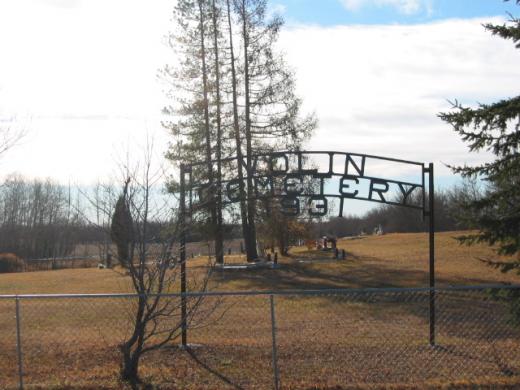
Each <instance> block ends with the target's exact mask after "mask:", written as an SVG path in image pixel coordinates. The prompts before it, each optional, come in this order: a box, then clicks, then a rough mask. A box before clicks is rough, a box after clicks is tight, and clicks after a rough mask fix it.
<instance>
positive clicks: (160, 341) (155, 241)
mask: <svg viewBox="0 0 520 390" xmlns="http://www.w3.org/2000/svg"><path fill="white" fill-rule="evenodd" d="M152 155H153V143H151V142H150V143H148V144H147V147H146V150H145V152H144V157H143V161H142V162H141V164H140V165H139V164H136V165H135V166H132V167H130V166H128V165H124V166H122V167H121V168H122V169H121V171H122V176H123V177H124V179H123V180H122V182H123V186H122V187H123V188H122V190H121V194H120V195H119V196H118V197H114V195H115V194H114V193H113V192H112V191H113V186H105V187H104V188H106V189H108V191H107V192H106V193H107V194H108V195H107V199H105V200H103V195H102V193H103V192H102V191H101V196H98V198H101V200H99V199H98V201H95V200H89V202H90V204H91V205H99V206H101V208H100V209H98V210H96V213H99V214H101V215H98V216H97V217H96V218H97V219H98V220H101V221H118V218H117V217H115V216H114V214H115V213H117V203H118V202H114V198H116V199H118V200H119V201H120V202H119V203H121V204H124V207H120V209H121V208H123V209H125V210H126V211H125V212H124V213H122V214H126V215H125V216H124V218H122V219H124V224H125V225H128V224H131V226H130V227H129V226H119V227H120V228H122V230H125V231H126V232H128V231H131V232H132V233H131V236H132V237H131V238H130V237H129V235H128V234H126V237H125V239H126V241H125V243H124V245H129V246H131V247H133V248H134V249H133V254H132V251H131V250H130V251H124V250H123V251H120V250H118V249H117V246H118V245H117V243H116V242H114V244H116V245H115V246H114V245H110V246H108V254H109V255H111V256H112V257H113V258H114V259H115V260H118V261H119V262H120V263H125V268H126V273H125V275H126V277H128V278H129V279H130V285H131V286H132V290H133V291H134V292H135V293H136V301H135V302H133V304H132V309H131V311H130V313H129V316H130V317H129V332H128V333H127V335H126V337H125V339H124V340H123V341H122V342H121V343H120V344H119V350H120V352H121V371H120V374H121V379H122V380H124V381H125V382H127V383H129V384H130V385H131V386H132V388H137V387H138V385H139V383H141V378H140V376H139V363H140V361H141V358H142V357H143V356H144V355H145V354H147V353H150V352H152V351H156V350H158V349H161V348H162V347H164V346H166V345H171V344H172V343H173V342H175V340H176V339H177V338H178V337H179V336H180V335H181V333H182V331H183V328H184V329H185V328H187V327H188V326H190V327H195V326H197V321H199V320H196V319H195V314H196V313H198V311H199V308H200V307H201V305H202V303H203V297H201V296H200V297H199V296H197V297H194V298H193V299H192V298H190V299H183V298H182V295H179V294H177V293H178V292H179V281H180V276H181V264H180V262H179V261H178V257H177V256H176V254H175V250H174V248H175V245H174V244H175V242H177V241H178V240H177V236H178V234H179V233H180V232H179V231H178V228H177V226H178V223H177V213H176V211H175V209H174V208H173V207H172V205H171V204H170V201H171V197H172V195H168V198H166V197H165V196H164V194H163V193H161V190H163V185H164V180H165V175H164V172H163V170H162V167H159V168H157V169H154V167H153V164H152ZM98 195H99V194H98ZM91 214H94V213H91ZM117 223H119V222H117ZM100 228H102V229H104V232H105V234H106V236H107V237H110V231H111V230H112V231H113V229H110V227H108V228H107V226H106V225H105V226H102V227H100ZM112 228H113V227H112ZM112 238H114V235H112ZM127 249H128V248H127ZM121 256H124V257H125V258H124V259H123V258H121ZM126 256H128V257H126ZM210 272H211V267H210V266H209V264H208V268H207V272H200V271H199V272H198V274H197V275H196V277H194V278H191V279H190V280H189V289H190V290H196V291H204V290H205V289H206V287H207V283H208V279H209V275H210ZM168 294H169V295H168ZM172 294H173V295H172ZM183 301H184V302H185V305H186V306H185V309H186V310H185V314H184V312H183V310H182V309H183V308H182V304H183ZM207 306H208V305H206V308H207ZM202 317H204V316H201V315H200V313H199V315H198V316H197V318H199V319H200V318H202Z"/></svg>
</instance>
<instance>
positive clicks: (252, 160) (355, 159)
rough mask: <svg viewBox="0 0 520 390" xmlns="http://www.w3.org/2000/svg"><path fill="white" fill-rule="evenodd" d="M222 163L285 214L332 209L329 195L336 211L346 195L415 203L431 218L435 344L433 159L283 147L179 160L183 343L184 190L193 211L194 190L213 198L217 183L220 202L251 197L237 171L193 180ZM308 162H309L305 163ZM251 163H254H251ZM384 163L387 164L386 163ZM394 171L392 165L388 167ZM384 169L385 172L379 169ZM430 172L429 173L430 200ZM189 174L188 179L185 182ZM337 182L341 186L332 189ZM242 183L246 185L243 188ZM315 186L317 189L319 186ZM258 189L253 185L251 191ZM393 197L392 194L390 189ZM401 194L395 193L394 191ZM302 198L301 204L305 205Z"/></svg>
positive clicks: (315, 213) (184, 340)
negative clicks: (414, 176) (319, 164)
mask: <svg viewBox="0 0 520 390" xmlns="http://www.w3.org/2000/svg"><path fill="white" fill-rule="evenodd" d="M312 157H322V158H325V159H326V161H327V164H326V165H327V168H326V169H325V170H324V171H323V170H320V169H319V168H316V167H314V166H308V165H309V164H308V163H309V162H311V163H312V162H313V161H312V160H310V159H311V158H312ZM214 164H220V165H222V166H223V167H227V168H228V169H227V171H229V172H233V171H234V172H236V171H237V170H238V168H239V166H242V169H243V170H244V173H245V174H244V177H243V179H242V180H243V182H244V187H247V181H249V182H250V183H252V185H253V188H252V189H251V191H252V194H253V199H266V198H267V199H279V200H280V207H281V210H282V212H283V213H284V214H286V215H289V216H297V215H299V214H301V213H302V212H303V211H307V212H308V213H309V215H311V216H324V215H326V214H327V213H328V211H329V207H328V199H331V198H332V199H339V210H338V216H340V217H341V216H342V215H343V205H344V202H345V200H349V199H357V200H365V201H369V202H376V203H383V204H390V205H395V206H400V207H407V208H411V209H416V210H418V211H421V212H422V215H423V218H424V217H427V218H428V232H429V286H430V296H429V323H430V332H429V342H430V345H434V344H435V290H434V288H435V247H434V235H435V228H434V182H433V175H434V173H433V163H429V164H428V165H426V164H424V163H420V162H415V161H408V160H401V159H395V158H388V157H381V156H374V155H368V154H359V153H347V152H334V151H283V152H271V153H262V154H256V155H252V156H250V157H246V156H244V157H243V158H242V160H241V161H239V159H238V157H228V158H223V159H221V160H219V161H211V162H209V163H208V162H207V161H202V162H196V163H192V164H182V165H181V166H180V224H181V238H180V264H181V292H182V297H181V309H182V311H181V315H182V345H184V346H186V345H187V326H186V296H185V293H186V220H187V218H186V217H187V205H186V194H187V193H189V205H188V209H189V211H190V217H191V213H192V212H193V196H194V194H195V196H197V197H198V199H199V200H201V199H213V195H212V194H214V193H215V188H216V186H219V187H220V188H219V192H220V194H221V197H222V199H221V200H222V201H221V205H222V206H223V205H227V204H232V203H237V202H240V201H241V200H247V198H244V197H243V196H240V195H241V194H240V191H239V187H240V181H239V179H237V178H236V177H223V178H221V180H220V181H219V184H220V185H219V184H215V181H212V182H209V181H205V182H204V181H203V182H195V181H194V179H193V172H194V170H201V169H202V170H204V169H207V168H208V166H209V165H214ZM306 165H307V166H306ZM248 166H249V167H250V169H248ZM389 166H390V167H392V166H393V167H394V168H396V167H400V169H402V168H403V167H406V168H411V167H415V168H418V169H420V172H419V174H420V175H419V180H415V181H413V180H410V181H408V180H396V179H393V178H389V177H388V175H387V174H386V172H385V170H388V168H389ZM385 168H386V169H385ZM390 171H391V168H390ZM381 172H382V173H381ZM426 175H427V176H428V186H427V187H428V195H429V196H428V202H426V180H425V179H426ZM186 176H188V183H186ZM305 180H307V181H309V180H310V181H313V182H314V187H312V186H311V187H310V189H309V187H308V186H304V181H305ZM333 185H335V186H336V189H337V191H336V192H332V191H330V190H329V189H330V188H332V186H333ZM244 187H243V188H244ZM315 189H318V191H317V192H316V191H315ZM253 190H254V191H253ZM416 192H419V193H420V194H421V201H420V202H419V203H417V202H415V201H414V199H415V198H413V197H412V194H415V193H416ZM392 194H393V195H394V198H390V195H392ZM396 194H397V195H399V197H398V198H397V199H396V198H395V195H396ZM302 201H303V208H302Z"/></svg>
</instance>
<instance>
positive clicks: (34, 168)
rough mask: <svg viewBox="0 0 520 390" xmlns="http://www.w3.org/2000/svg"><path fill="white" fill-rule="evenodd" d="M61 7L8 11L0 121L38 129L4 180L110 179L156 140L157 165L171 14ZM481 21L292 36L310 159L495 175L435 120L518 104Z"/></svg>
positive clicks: (5, 166)
mask: <svg viewBox="0 0 520 390" xmlns="http://www.w3.org/2000/svg"><path fill="white" fill-rule="evenodd" d="M63 3H64V2H63V1H61V0H16V1H15V0H12V1H5V2H4V1H2V2H0V52H1V53H2V61H0V117H13V116H18V117H19V118H20V117H23V116H28V117H31V118H32V120H30V121H26V122H25V123H27V124H28V127H29V128H30V130H31V132H30V134H29V136H28V137H27V138H26V139H25V140H24V143H23V144H22V145H21V146H19V147H18V148H16V149H13V150H11V151H10V153H9V154H8V155H7V156H4V158H3V159H2V160H1V161H0V173H2V174H6V173H9V172H12V171H19V172H21V173H23V174H26V175H30V176H54V177H56V178H58V179H60V180H63V181H65V182H66V181H68V179H69V178H71V177H72V178H75V179H81V181H82V182H88V181H95V180H96V178H97V177H99V176H103V175H105V174H106V173H107V172H110V171H111V170H112V169H113V168H112V165H113V162H112V156H113V155H114V152H113V150H114V147H115V146H117V145H119V144H120V143H121V141H122V142H123V143H127V144H128V143H130V144H132V143H134V144H135V143H138V142H140V141H141V142H142V140H144V137H145V134H146V133H147V132H148V133H152V134H154V135H155V136H156V144H157V145H158V147H159V150H158V154H159V155H160V154H161V152H162V151H164V150H165V149H166V147H167V143H168V140H169V138H168V136H167V134H165V132H164V131H163V130H162V129H161V127H160V124H159V118H158V115H159V112H160V109H161V107H162V105H163V104H164V102H165V98H164V95H163V93H162V91H161V86H160V84H159V83H157V82H156V72H157V69H158V68H159V67H161V66H162V65H164V64H165V63H172V62H173V61H175V58H174V57H173V54H171V52H170V51H169V50H168V49H166V48H165V47H164V46H163V45H162V37H163V35H164V34H166V33H167V32H168V30H169V29H170V28H171V26H172V24H171V22H170V17H171V11H172V4H171V2H170V0H155V1H153V2H149V1H145V0H132V1H127V0H111V1H109V2H106V1H102V0H89V1H82V2H79V1H78V2H77V5H78V6H77V7H71V8H63V7H59V6H56V4H57V5H60V4H63ZM28 4H30V6H29V7H28ZM421 4H422V3H421ZM484 21H488V20H479V19H475V20H448V21H443V22H436V23H431V24H421V25H412V26H337V27H318V26H299V27H294V28H291V29H285V30H283V31H282V35H281V41H280V47H281V48H282V49H283V50H284V51H285V52H286V54H287V61H288V62H289V63H290V64H291V65H292V66H293V67H294V68H295V70H296V76H297V86H298V93H299V94H300V96H301V97H302V98H303V100H304V104H305V106H304V108H305V109H306V110H309V111H311V110H315V111H316V113H317V115H318V119H319V121H320V126H319V129H318V130H317V131H316V135H315V137H314V139H313V140H312V141H311V142H309V144H308V145H307V147H308V148H309V149H315V150H318V149H319V150H340V151H352V152H361V153H367V154H375V155H383V156H390V157H396V158H404V159H410V160H417V161H424V162H430V161H432V162H434V163H436V164H437V173H438V174H439V175H446V174H448V171H447V169H446V168H443V166H442V164H441V162H445V163H450V164H462V163H464V162H468V163H473V162H479V161H485V160H486V159H487V158H489V156H488V155H486V154H482V155H477V154H468V152H467V149H466V147H465V145H464V144H463V143H462V142H461V140H460V139H459V137H458V136H457V135H456V134H455V133H454V132H453V131H452V130H451V129H450V128H449V126H447V125H446V124H444V123H443V122H441V121H440V120H439V119H438V118H437V116H436V114H437V113H438V112H439V111H442V110H447V109H449V105H448V103H447V101H446V99H455V98H458V99H459V100H461V101H463V102H465V103H469V104H474V103H476V102H478V101H480V102H490V101H494V100H496V99H498V98H502V97H508V96H516V95H517V94H518V80H520V66H518V63H519V61H520V57H519V53H518V51H517V50H515V49H514V48H513V45H511V44H510V43H509V42H506V41H504V40H501V39H499V38H496V37H492V36H491V35H490V34H489V33H487V32H486V31H484V29H483V28H482V26H481V24H482V23H483V22H484ZM496 21H500V22H501V20H498V19H497V20H496ZM0 119H1V118H0Z"/></svg>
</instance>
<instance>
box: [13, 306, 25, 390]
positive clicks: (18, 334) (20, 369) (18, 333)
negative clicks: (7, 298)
mask: <svg viewBox="0 0 520 390" xmlns="http://www.w3.org/2000/svg"><path fill="white" fill-rule="evenodd" d="M15 305H16V355H17V356H18V381H19V382H18V384H19V389H20V390H21V389H23V366H22V362H23V359H22V335H21V329H20V324H21V318H20V298H19V297H18V296H17V297H16V298H15Z"/></svg>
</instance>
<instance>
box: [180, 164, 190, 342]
mask: <svg viewBox="0 0 520 390" xmlns="http://www.w3.org/2000/svg"><path fill="white" fill-rule="evenodd" d="M180 168H181V178H180V186H181V188H180V191H181V193H180V200H179V202H180V227H181V237H180V241H181V243H180V244H181V247H180V263H181V343H182V346H183V347H186V346H187V345H188V335H187V321H186V199H185V198H186V193H185V192H186V188H185V182H184V179H185V178H184V176H185V170H186V167H185V165H184V164H181V167H180Z"/></svg>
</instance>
